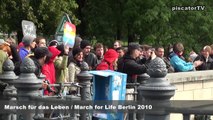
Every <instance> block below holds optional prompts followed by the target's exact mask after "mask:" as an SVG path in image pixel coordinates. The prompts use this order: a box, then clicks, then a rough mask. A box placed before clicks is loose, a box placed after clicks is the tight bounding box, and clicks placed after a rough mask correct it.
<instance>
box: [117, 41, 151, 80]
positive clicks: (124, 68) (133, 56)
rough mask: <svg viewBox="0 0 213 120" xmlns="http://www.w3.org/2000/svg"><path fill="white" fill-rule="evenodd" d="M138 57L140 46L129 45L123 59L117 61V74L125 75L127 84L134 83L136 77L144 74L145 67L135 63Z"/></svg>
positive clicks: (135, 44) (136, 44)
mask: <svg viewBox="0 0 213 120" xmlns="http://www.w3.org/2000/svg"><path fill="white" fill-rule="evenodd" d="M139 55H140V45H139V44H138V43H129V46H128V51H127V52H126V54H125V55H124V56H123V59H121V60H119V61H118V72H123V73H126V74H127V82H128V83H133V82H135V81H136V79H137V75H140V74H142V73H146V70H147V66H146V65H145V64H139V63H138V62H137V58H138V57H139Z"/></svg>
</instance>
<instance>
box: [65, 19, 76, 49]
mask: <svg viewBox="0 0 213 120" xmlns="http://www.w3.org/2000/svg"><path fill="white" fill-rule="evenodd" d="M75 36H76V27H75V25H74V24H72V23H70V22H66V23H65V24H64V35H63V43H64V45H66V46H69V47H70V48H73V46H74V43H75Z"/></svg>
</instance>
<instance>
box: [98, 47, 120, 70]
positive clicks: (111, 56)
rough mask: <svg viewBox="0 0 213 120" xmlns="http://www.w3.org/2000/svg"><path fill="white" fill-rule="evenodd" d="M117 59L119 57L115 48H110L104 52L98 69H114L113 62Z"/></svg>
mask: <svg viewBox="0 0 213 120" xmlns="http://www.w3.org/2000/svg"><path fill="white" fill-rule="evenodd" d="M116 59H118V53H117V52H116V51H115V50H113V49H109V50H108V51H107V52H106V53H105V54H104V59H103V60H102V61H101V63H100V64H99V65H98V66H97V67H96V70H114V66H113V63H114V61H115V60H116Z"/></svg>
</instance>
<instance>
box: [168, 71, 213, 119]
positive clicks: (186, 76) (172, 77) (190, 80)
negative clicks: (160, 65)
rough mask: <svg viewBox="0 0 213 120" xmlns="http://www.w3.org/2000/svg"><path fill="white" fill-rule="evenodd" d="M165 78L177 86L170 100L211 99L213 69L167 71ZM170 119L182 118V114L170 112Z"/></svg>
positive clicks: (212, 92)
mask: <svg viewBox="0 0 213 120" xmlns="http://www.w3.org/2000/svg"><path fill="white" fill-rule="evenodd" d="M166 78H167V79H168V81H170V83H171V84H173V85H174V86H175V87H176V88H177V90H176V92H175V95H174V96H173V97H172V98H171V100H213V70H207V71H193V72H179V73H169V74H167V76H166ZM191 119H192V120H193V116H191ZM170 120H182V115H180V114H171V119H170Z"/></svg>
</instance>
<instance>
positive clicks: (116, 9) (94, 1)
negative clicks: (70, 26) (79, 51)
mask: <svg viewBox="0 0 213 120" xmlns="http://www.w3.org/2000/svg"><path fill="white" fill-rule="evenodd" d="M212 4H213V3H212V2H210V1H198V0H193V1H185V0H173V1H170V0H102V1H99V0H90V1H85V0H84V7H83V8H81V9H82V14H83V15H84V19H83V20H82V22H85V23H87V24H86V26H85V27H84V29H85V30H84V31H86V32H85V33H84V35H85V36H87V37H88V38H93V37H94V36H95V38H96V39H97V40H99V41H103V42H105V41H106V40H113V39H116V38H120V39H128V41H129V42H132V41H139V42H140V43H141V44H143V43H147V44H150V45H153V46H156V45H163V46H167V45H168V44H169V43H170V44H173V43H175V42H183V43H184V45H185V46H186V48H187V49H192V48H193V49H199V48H200V47H202V46H204V45H206V44H211V38H212V37H213V33H212V32H211V31H212V29H213V24H212V22H213V20H212V18H213V8H212V7H211V6H212ZM181 7H183V8H184V9H185V10H178V9H180V8H181ZM189 7H190V9H194V10H190V9H189ZM198 7H199V8H200V9H199V10H198ZM201 7H202V8H203V7H204V10H202V9H201ZM173 8H175V9H176V10H175V11H174V10H173ZM195 9H197V10H195ZM111 42H112V41H111Z"/></svg>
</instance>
